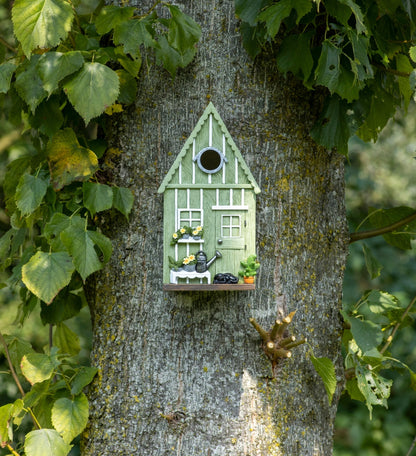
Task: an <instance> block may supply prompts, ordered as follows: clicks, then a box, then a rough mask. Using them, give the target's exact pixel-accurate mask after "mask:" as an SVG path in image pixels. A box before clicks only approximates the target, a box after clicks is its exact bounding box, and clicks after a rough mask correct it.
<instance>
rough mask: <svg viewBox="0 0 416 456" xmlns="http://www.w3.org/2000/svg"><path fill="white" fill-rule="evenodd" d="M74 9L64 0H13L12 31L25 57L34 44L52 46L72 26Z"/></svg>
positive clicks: (64, 36) (65, 34)
mask: <svg viewBox="0 0 416 456" xmlns="http://www.w3.org/2000/svg"><path fill="white" fill-rule="evenodd" d="M73 18H74V11H73V9H72V7H71V5H70V4H69V3H68V2H67V1H65V0H16V1H15V2H14V5H13V8H12V21H13V25H14V33H15V35H16V37H17V39H18V40H19V41H20V43H21V44H22V49H23V52H24V53H25V55H26V57H28V58H29V57H30V54H31V52H32V51H33V50H34V49H36V48H38V47H39V48H51V47H55V46H57V45H58V44H59V43H60V42H61V40H64V39H65V38H66V37H67V36H68V33H69V31H70V30H71V25H72V20H73Z"/></svg>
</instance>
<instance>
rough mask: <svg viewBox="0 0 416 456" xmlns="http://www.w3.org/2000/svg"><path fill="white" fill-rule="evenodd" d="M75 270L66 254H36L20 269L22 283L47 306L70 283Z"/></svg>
mask: <svg viewBox="0 0 416 456" xmlns="http://www.w3.org/2000/svg"><path fill="white" fill-rule="evenodd" d="M74 270H75V268H74V265H73V263H72V260H71V257H70V256H69V255H68V254H67V253H66V252H51V253H46V252H37V253H36V254H35V255H33V256H32V258H31V259H30V260H29V261H28V262H27V263H26V264H25V265H24V266H23V267H22V281H23V283H24V284H25V285H26V286H27V288H28V289H29V290H30V291H31V292H32V293H33V294H34V295H35V296H37V297H38V298H39V299H41V300H42V301H45V302H46V303H47V304H49V303H50V302H52V300H53V298H54V297H55V296H56V295H57V294H58V292H59V291H60V290H62V288H64V287H65V286H66V285H68V284H69V282H70V281H71V277H72V273H73V272H74Z"/></svg>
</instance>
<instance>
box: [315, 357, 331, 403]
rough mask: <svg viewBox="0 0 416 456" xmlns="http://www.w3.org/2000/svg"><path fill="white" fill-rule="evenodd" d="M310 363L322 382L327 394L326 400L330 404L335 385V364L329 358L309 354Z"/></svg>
mask: <svg viewBox="0 0 416 456" xmlns="http://www.w3.org/2000/svg"><path fill="white" fill-rule="evenodd" d="M311 361H312V364H313V366H314V368H315V370H316V372H317V373H318V374H319V376H320V377H321V379H322V381H323V382H324V386H325V390H326V394H327V395H328V402H329V403H330V404H331V402H332V398H333V396H334V393H335V389H336V387H337V379H336V376H335V366H334V364H333V363H332V361H331V360H330V359H329V358H325V357H324V358H315V356H313V355H311Z"/></svg>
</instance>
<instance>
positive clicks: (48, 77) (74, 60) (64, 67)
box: [37, 51, 84, 95]
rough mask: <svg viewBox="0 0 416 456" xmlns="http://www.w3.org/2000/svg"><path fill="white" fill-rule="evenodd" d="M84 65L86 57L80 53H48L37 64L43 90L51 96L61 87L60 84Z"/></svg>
mask: <svg viewBox="0 0 416 456" xmlns="http://www.w3.org/2000/svg"><path fill="white" fill-rule="evenodd" d="M83 64H84V57H83V56H82V53H81V52H80V51H71V52H66V53H65V54H63V53H62V52H52V51H49V52H46V53H45V54H43V55H42V56H41V57H40V59H39V62H38V64H37V68H38V71H39V75H40V77H41V79H42V81H43V88H44V89H45V90H46V91H47V92H48V94H49V95H50V94H51V93H52V92H54V91H55V90H56V89H57V88H58V85H59V82H60V81H62V80H63V79H64V78H66V77H67V76H69V75H70V74H73V73H75V71H78V70H79V69H80V68H81V67H82V65H83Z"/></svg>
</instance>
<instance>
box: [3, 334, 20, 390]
mask: <svg viewBox="0 0 416 456" xmlns="http://www.w3.org/2000/svg"><path fill="white" fill-rule="evenodd" d="M0 342H1V343H2V345H3V347H4V354H5V355H6V359H7V363H8V364H9V367H10V372H11V373H12V377H13V380H14V381H15V383H16V385H17V388H18V389H19V391H20V394H21V395H22V397H24V396H25V391H24V389H23V388H22V385H21V383H20V381H19V378H18V376H17V374H16V371H15V370H14V367H13V364H12V360H11V358H10V353H9V349H8V347H7V344H6V341H5V340H4V337H3V334H2V333H1V332H0Z"/></svg>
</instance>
